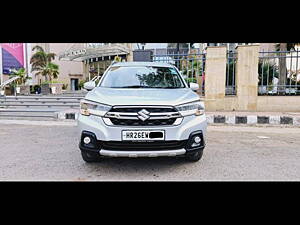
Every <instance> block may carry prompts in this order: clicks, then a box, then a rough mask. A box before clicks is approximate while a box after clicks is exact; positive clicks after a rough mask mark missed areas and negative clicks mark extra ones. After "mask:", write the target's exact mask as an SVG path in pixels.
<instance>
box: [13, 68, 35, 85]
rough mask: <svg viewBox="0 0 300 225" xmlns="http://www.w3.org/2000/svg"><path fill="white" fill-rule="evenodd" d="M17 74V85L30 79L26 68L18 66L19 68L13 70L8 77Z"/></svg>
mask: <svg viewBox="0 0 300 225" xmlns="http://www.w3.org/2000/svg"><path fill="white" fill-rule="evenodd" d="M15 76H18V77H19V79H18V80H16V83H17V84H18V85H22V84H25V83H26V81H27V80H29V79H31V77H28V75H27V73H26V70H25V69H24V68H20V69H19V70H13V71H12V74H11V76H10V77H9V78H12V77H15Z"/></svg>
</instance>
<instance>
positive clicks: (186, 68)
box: [153, 52, 206, 96]
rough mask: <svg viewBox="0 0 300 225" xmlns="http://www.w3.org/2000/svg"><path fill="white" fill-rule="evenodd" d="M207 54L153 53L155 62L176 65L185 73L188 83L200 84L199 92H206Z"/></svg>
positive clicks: (202, 93) (201, 93)
mask: <svg viewBox="0 0 300 225" xmlns="http://www.w3.org/2000/svg"><path fill="white" fill-rule="evenodd" d="M205 56H206V55H205V54H204V53H193V54H188V53H183V54H175V53H171V52H169V54H153V62H166V63H170V64H173V65H175V66H176V67H177V68H178V70H179V71H180V72H181V74H182V75H183V77H184V79H185V80H186V81H187V83H190V82H193V83H198V84H199V90H198V93H199V94H200V95H202V96H204V94H205Z"/></svg>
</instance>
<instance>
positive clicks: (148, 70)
mask: <svg viewBox="0 0 300 225" xmlns="http://www.w3.org/2000/svg"><path fill="white" fill-rule="evenodd" d="M100 87H110V88H185V85H184V83H183V81H182V78H181V77H180V75H179V74H178V72H177V71H176V69H175V68H173V67H155V66H136V67H133V66H130V67H126V66H122V67H111V68H110V70H109V71H108V72H107V74H106V75H105V77H103V81H102V82H101V84H100Z"/></svg>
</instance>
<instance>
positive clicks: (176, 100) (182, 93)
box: [85, 87, 200, 106]
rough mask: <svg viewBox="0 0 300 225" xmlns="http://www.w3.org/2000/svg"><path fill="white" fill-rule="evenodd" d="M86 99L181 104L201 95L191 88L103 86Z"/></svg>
mask: <svg viewBox="0 0 300 225" xmlns="http://www.w3.org/2000/svg"><path fill="white" fill-rule="evenodd" d="M85 99H87V100H91V101H95V102H99V103H103V104H107V105H112V106H114V105H172V106H174V105H180V104H183V103H186V102H192V101H196V100H199V99H200V98H199V96H198V95H197V94H196V93H195V92H193V91H192V90H191V89H189V88H179V89H154V88H153V89H152V88H150V89H149V88H139V89H133V88H103V87H96V88H95V89H94V90H92V91H90V92H89V93H88V94H87V95H86V97H85Z"/></svg>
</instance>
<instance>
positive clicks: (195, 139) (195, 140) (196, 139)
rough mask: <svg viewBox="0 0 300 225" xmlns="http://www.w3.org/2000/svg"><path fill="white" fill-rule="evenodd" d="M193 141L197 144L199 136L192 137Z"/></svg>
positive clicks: (199, 139)
mask: <svg viewBox="0 0 300 225" xmlns="http://www.w3.org/2000/svg"><path fill="white" fill-rule="evenodd" d="M194 142H195V143H196V144H199V143H200V142H201V138H200V137H199V136H196V137H195V138H194Z"/></svg>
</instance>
